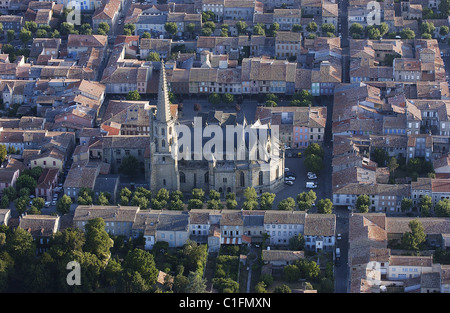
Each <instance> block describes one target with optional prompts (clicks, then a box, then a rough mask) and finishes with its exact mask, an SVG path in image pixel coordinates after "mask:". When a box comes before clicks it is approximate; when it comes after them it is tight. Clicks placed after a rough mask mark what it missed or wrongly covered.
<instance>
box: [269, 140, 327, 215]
mask: <svg viewBox="0 0 450 313" xmlns="http://www.w3.org/2000/svg"><path fill="white" fill-rule="evenodd" d="M325 149H326V148H325ZM288 152H291V153H292V155H293V156H295V155H297V152H302V157H300V158H299V157H289V156H288V153H287V154H286V159H285V167H286V168H288V169H289V172H291V173H293V174H294V175H295V180H293V184H292V185H287V184H285V185H284V188H283V189H282V190H280V191H278V192H277V193H276V197H275V201H274V203H273V208H274V209H276V208H277V205H278V203H279V202H280V201H281V200H283V199H286V198H288V197H292V198H293V199H294V200H296V199H297V195H298V194H299V193H302V192H308V191H309V190H311V189H309V188H307V187H306V183H307V182H314V183H315V184H316V185H317V188H313V189H312V190H314V192H315V193H316V195H317V199H318V200H320V199H323V198H329V197H330V196H331V195H330V192H328V187H329V184H328V182H329V181H330V180H331V173H329V171H328V170H327V169H326V166H325V165H326V162H327V158H326V157H325V159H324V166H325V168H324V169H323V170H322V171H321V172H320V173H317V178H316V179H308V176H307V173H308V169H307V168H306V166H305V164H304V161H305V157H304V155H303V152H304V150H288ZM326 154H327V153H326ZM311 211H312V213H314V208H312V209H311Z"/></svg>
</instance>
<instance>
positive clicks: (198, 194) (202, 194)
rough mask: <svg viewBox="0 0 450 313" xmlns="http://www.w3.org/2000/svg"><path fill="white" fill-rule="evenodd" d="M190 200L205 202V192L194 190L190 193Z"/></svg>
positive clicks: (199, 189)
mask: <svg viewBox="0 0 450 313" xmlns="http://www.w3.org/2000/svg"><path fill="white" fill-rule="evenodd" d="M191 199H198V200H200V201H201V202H204V201H205V192H204V191H203V189H201V188H194V189H192V192H191Z"/></svg>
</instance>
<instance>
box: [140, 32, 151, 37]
mask: <svg viewBox="0 0 450 313" xmlns="http://www.w3.org/2000/svg"><path fill="white" fill-rule="evenodd" d="M142 38H152V36H151V35H150V33H149V32H144V33H143V34H142Z"/></svg>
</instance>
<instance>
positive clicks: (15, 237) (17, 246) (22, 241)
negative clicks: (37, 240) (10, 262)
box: [6, 227, 35, 262]
mask: <svg viewBox="0 0 450 313" xmlns="http://www.w3.org/2000/svg"><path fill="white" fill-rule="evenodd" d="M6 251H7V252H8V253H9V255H10V256H11V257H12V258H13V259H14V261H15V262H19V261H20V259H28V260H31V258H32V257H34V255H35V244H34V240H33V237H32V236H31V233H29V232H28V231H27V230H25V229H23V228H21V227H16V228H14V229H13V230H12V232H11V234H10V235H9V236H8V237H7V240H6Z"/></svg>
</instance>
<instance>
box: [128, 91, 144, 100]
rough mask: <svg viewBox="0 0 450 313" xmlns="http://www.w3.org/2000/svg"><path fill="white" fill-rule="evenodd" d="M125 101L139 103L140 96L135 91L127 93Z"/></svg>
mask: <svg viewBox="0 0 450 313" xmlns="http://www.w3.org/2000/svg"><path fill="white" fill-rule="evenodd" d="M126 98H127V100H129V101H139V100H141V95H140V94H139V92H138V91H137V90H133V91H129V92H128V94H127V97H126Z"/></svg>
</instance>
